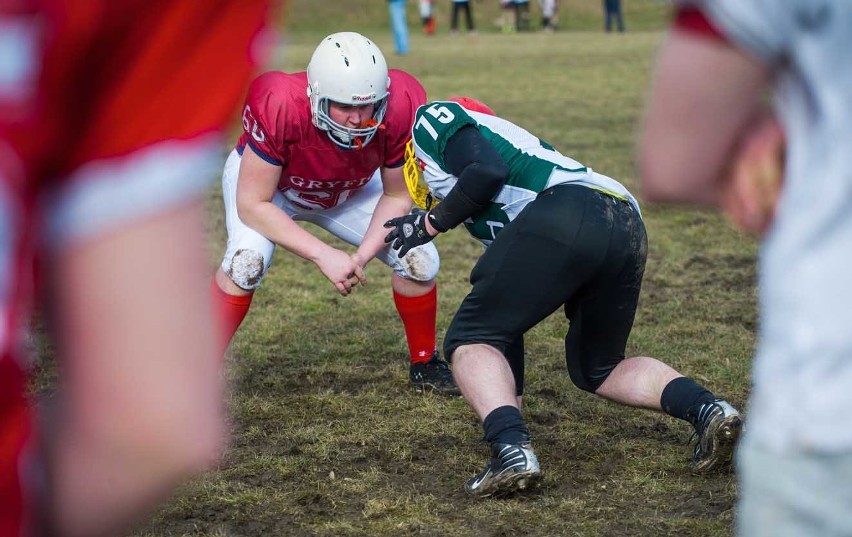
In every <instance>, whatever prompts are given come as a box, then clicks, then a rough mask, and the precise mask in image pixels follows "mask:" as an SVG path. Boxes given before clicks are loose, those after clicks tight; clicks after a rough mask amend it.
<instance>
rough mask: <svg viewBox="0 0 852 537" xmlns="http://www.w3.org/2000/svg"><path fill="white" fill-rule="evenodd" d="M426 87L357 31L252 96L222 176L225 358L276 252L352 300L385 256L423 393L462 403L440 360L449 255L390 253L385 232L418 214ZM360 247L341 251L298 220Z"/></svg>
mask: <svg viewBox="0 0 852 537" xmlns="http://www.w3.org/2000/svg"><path fill="white" fill-rule="evenodd" d="M425 102H426V92H425V90H424V89H423V87H422V86H421V85H420V83H419V82H418V81H417V80H416V79H415V78H414V77H412V76H411V75H409V74H408V73H406V72H404V71H399V70H395V69H392V70H390V71H389V70H388V68H387V64H386V62H385V59H384V56H383V55H382V52H381V50H379V48H378V47H377V46H376V45H375V44H374V43H373V42H372V41H370V40H369V39H367V38H366V37H365V36H363V35H360V34H358V33H354V32H341V33H336V34H332V35H330V36H328V37H326V38H325V39H323V40H322V42H321V43H320V44H319V46H317V48H316V50H315V51H314V53H313V56H312V57H311V60H310V63H309V64H308V68H307V72H299V73H292V74H287V73H283V72H278V71H272V72H268V73H265V74H263V75H261V76H260V77H258V78H257V79H256V80H255V81H254V82H253V83H252V84H251V86H250V87H249V90H248V96H247V98H246V103H245V106H244V108H243V129H244V132H243V134H242V135H241V136H240V139H239V141H238V142H237V144H236V148H235V149H234V151H233V152H231V155H230V157H229V158H228V160H227V162H226V164H225V169H224V174H223V177H222V190H223V196H224V201H225V219H226V225H227V230H228V244H227V249H226V251H225V255H224V258H223V260H222V264H221V266H220V268H219V269H218V271H217V272H216V275H215V279H214V282H213V286H212V291H213V293H212V294H213V296H214V300H215V301H216V302H217V303H218V305H219V306H218V310H219V313H220V318H221V321H222V326H224V334H225V339H224V340H223V342H222V352H224V350H225V348H226V347H227V345H228V342H229V341H230V339H231V337H232V336H233V334H234V333H235V332H236V331H237V329H238V328H239V326H240V324H241V323H242V320H243V319H244V318H245V315H246V313H247V312H248V309H249V306H250V304H251V300H252V296H253V293H254V291H255V289H257V287H258V286H259V285H260V283H261V280H262V279H263V276H264V274H265V273H266V271H267V270H268V268H269V265H270V262H271V260H272V253H273V250H274V247H275V245H276V244H277V245H279V246H281V247H283V248H284V249H285V250H287V251H289V252H292V253H294V254H296V255H298V256H299V257H302V258H304V259H307V260H310V261H312V262H313V263H315V264H316V266H317V268H318V269H319V270H320V271H321V272H322V273H323V274H324V275H325V277H326V278H328V280H329V281H330V282H331V283H332V285H334V287H335V288H336V289H337V291H338V292H339V293H340V294H341V295H343V296H346V295H348V294H349V293H350V292H352V289H353V287H354V286H356V285H359V284H361V285H363V284H364V283H366V280H365V277H364V271H363V269H364V266H365V265H366V264H367V263H368V262H369V261H370V260H372V259H373V258H377V259H379V260H380V261H381V262H383V263H384V264H386V265H388V266H389V267H391V268H392V269H393V275H392V277H391V286H392V289H393V297H394V302H395V304H396V307H397V310H398V312H399V314H400V317H401V319H402V322H403V325H404V328H405V335H406V338H407V340H408V347H409V354H410V362H411V365H410V370H409V378H410V382H411V383H412V384H413V385H414V386H415V387H416V388H417V389H418V390H424V389H430V390H434V391H437V392H439V393H445V394H452V395H457V394H458V393H459V392H458V389H457V388H456V386H455V383H454V382H453V379H452V374H451V372H450V370H449V368H448V366H447V363H446V362H445V361H443V360H442V359H441V358H440V356H439V354H438V352H437V351H436V350H435V317H436V311H437V306H436V305H437V291H436V287H435V276H436V275H437V273H438V267H439V258H438V252H437V250H436V249H435V248H434V246H432V245H424V247H423V248H418V249H415V250H413V251H412V252H411V253H410V254H409V255H408V256H406V257H405V258H400V257H399V255H397V253H396V252H395V251H393V250H392V249H390V248H389V247H388V246H387V245H385V243H384V235H385V232H384V230H383V228H382V224H383V223H384V222H385V221H386V220H388V219H389V218H393V217H397V216H402V215H405V214H408V212H409V211H410V210H411V207H412V203H411V199H410V198H409V196H408V191H407V189H406V186H405V180H404V178H403V173H402V165H403V163H404V154H405V144H406V142H407V141H408V139H409V138H410V131H411V125H412V122H413V118H414V112H415V110H416V109H417V107H418V106H420V105H421V104H423V103H425ZM298 221H304V222H310V223H312V224H315V225H317V226H319V227H320V228H323V229H325V230H327V231H329V232H330V233H332V234H333V235H335V236H336V237H338V238H340V239H342V240H343V241H345V242H347V243H349V244H351V245H353V246H356V247H357V249H356V251H355V252H354V253H351V254H350V253H348V252H346V251H344V250H341V249H338V248H336V247H334V246H332V245H330V244H327V243H326V242H324V241H322V240H321V239H319V238H317V237H316V236H314V235H313V234H311V233H310V232H309V231H308V230H307V229H305V228H303V227H301V226H300V225H299V224H298V223H297V222H298Z"/></svg>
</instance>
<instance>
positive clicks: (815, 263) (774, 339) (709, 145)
mask: <svg viewBox="0 0 852 537" xmlns="http://www.w3.org/2000/svg"><path fill="white" fill-rule="evenodd" d="M850 27H852V3H850V2H849V1H848V0H820V1H819V2H816V1H814V0H788V1H786V2H770V1H767V0H713V1H709V0H707V1H693V2H681V3H680V5H679V6H678V11H677V16H676V18H675V23H674V27H673V29H672V31H671V32H670V33H669V35H668V37H667V39H666V40H665V42H664V44H663V47H662V48H661V50H660V53H659V56H658V59H657V68H656V73H655V75H654V79H653V87H652V92H651V94H650V99H649V102H648V105H647V110H646V118H645V125H644V128H643V132H642V139H641V144H640V148H639V149H640V155H639V158H640V162H641V175H642V187H643V192H644V194H645V196H646V197H647V198H648V199H650V200H654V201H672V202H682V203H690V204H695V205H707V206H715V207H719V208H720V209H722V210H723V211H725V213H726V214H727V215H728V216H729V217H730V218H731V219H732V220H733V221H734V222H735V223H737V224H738V225H739V226H740V227H742V228H743V229H745V230H746V231H749V232H752V233H755V234H758V235H760V236H762V238H763V239H762V244H761V250H760V263H759V280H758V286H757V288H758V289H759V291H760V327H759V333H758V336H759V337H758V345H757V353H756V356H755V359H754V368H753V375H752V384H753V388H752V392H751V396H750V401H749V409H750V416H749V426H748V428H747V430H746V432H745V435H744V437H743V441H742V444H741V446H740V447H739V450H738V453H737V469H738V472H737V475H738V478H739V482H740V483H739V484H740V486H739V497H738V508H737V534H738V535H740V536H742V537H792V536H796V537H817V536H819V537H824V536H848V535H852V510H850V506H852V428H850V427H849V417H848V415H847V414H846V411H847V410H848V409H849V408H850V407H852V389H850V387H852V330H850V327H852V310H850V304H852V283H850V282H852V280H850V278H849V268H850V266H852V211H850V210H849V207H850V205H852V152H850V150H849V149H850V147H852V93H850V88H852V60H850V56H849V51H850V47H852V42H851V41H850V33H849V28H850Z"/></svg>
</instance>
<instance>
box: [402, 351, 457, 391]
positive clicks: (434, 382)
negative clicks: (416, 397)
mask: <svg viewBox="0 0 852 537" xmlns="http://www.w3.org/2000/svg"><path fill="white" fill-rule="evenodd" d="M408 379H409V381H410V382H411V385H412V386H414V388H415V389H416V390H417V391H418V392H425V391H433V392H437V393H440V394H442V395H461V391H459V387H458V386H456V383H455V381H454V380H453V372H452V371H450V365H449V364H448V363H447V362H445V361H444V360H442V359H441V355H440V354H439V353H438V351H435V352H434V353H432V356H431V357H430V358H429V361H428V362H421V363H417V364H411V367H410V369H409V370H408Z"/></svg>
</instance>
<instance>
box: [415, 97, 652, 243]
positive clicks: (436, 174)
mask: <svg viewBox="0 0 852 537" xmlns="http://www.w3.org/2000/svg"><path fill="white" fill-rule="evenodd" d="M465 125H474V126H476V127H477V128H478V129H479V132H480V133H482V135H483V136H485V138H486V139H487V140H488V141H489V142H491V144H492V145H493V146H494V148H495V149H496V150H497V152H498V153H500V155H501V156H502V157H503V160H504V161H505V162H506V164H507V165H508V167H509V178H508V180H507V181H506V183H505V184H504V185H503V187H502V188H501V189H500V191H499V192H498V193H497V195H496V196H494V198H493V199H492V202H491V204H490V205H489V206H488V207H487V208H485V209H484V210H483V211H480V212H479V213H477V214H476V215H474V216H473V217H471V218H468V219H467V220H466V221H465V222H464V225H465V227H466V228H467V230H468V231H469V232H470V234H471V235H473V236H474V237H475V238H477V239H479V240H480V241H482V242H483V243H484V244H485V245H488V244H490V243H491V241H493V240H494V238H495V237H496V236H497V233H499V232H500V230H501V229H502V228H503V226H505V225H506V224H508V223H509V222H511V221H512V220H514V219H515V217H516V216H517V215H518V213H520V212H521V210H522V209H523V208H524V207H526V205H527V204H528V203H529V202H531V201H532V200H534V199H535V197H536V196H537V195H538V194H539V192H541V191H543V190H546V189H548V188H550V187H552V186H556V185H560V184H564V183H572V184H578V185H584V186H587V187H589V188H594V189H598V190H601V191H604V192H606V193H608V194H610V195H612V196H615V197H617V198H620V199H624V200H627V201H629V202H630V203H631V204H632V205H633V206H634V207H635V208H636V210H637V212H638V210H639V204H638V203H637V202H636V199H635V198H634V197H633V195H631V194H630V192H628V190H627V189H626V188H624V186H623V185H622V184H621V183H619V182H618V181H616V180H615V179H612V178H610V177H607V176H605V175H601V174H599V173H596V172H594V171H593V170H592V169H591V168H589V167H587V166H583V165H582V164H581V163H579V162H577V161H576V160H574V159H572V158H569V157H566V156H565V155H563V154H561V153H560V152H559V151H557V150H555V149H554V148H553V147H552V146H551V145H550V144H548V143H547V142H545V141H543V140H541V139H539V138H538V137H536V136H533V135H532V134H530V133H529V132H527V131H526V130H524V129H522V128H521V127H518V126H517V125H515V124H514V123H511V122H509V121H507V120H505V119H502V118H499V117H495V116H491V115H487V114H481V113H478V112H472V111H470V110H467V109H465V108H463V107H462V106H461V105H460V104H458V103H455V102H450V101H436V102H432V103H429V104H425V105H423V106H421V107H420V108H418V109H417V113H416V115H415V122H414V127H413V128H412V138H413V142H414V152H415V156H416V157H417V158H418V159H419V160H420V162H421V169H422V172H423V180H424V181H425V182H426V184H427V185H428V186H429V190H430V191H431V193H432V195H433V196H434V197H435V198H436V199H438V200H442V199H444V198H445V197H446V195H447V194H448V193H449V192H450V190H452V188H453V186H455V184H456V182H457V181H458V177H456V176H454V175H452V174H451V173H450V172H448V171H446V164H445V163H444V149H445V148H446V144H447V141H448V140H449V139H450V137H451V136H452V135H453V134H455V133H456V132H457V131H458V130H459V129H460V128H462V127H464V126H465Z"/></svg>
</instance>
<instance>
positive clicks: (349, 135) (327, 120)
mask: <svg viewBox="0 0 852 537" xmlns="http://www.w3.org/2000/svg"><path fill="white" fill-rule="evenodd" d="M313 100H314V96H313V95H312V96H311V109H312V110H315V112H314V114H313V122H314V125H316V127H317V128H318V129H320V130H323V131H325V132H326V134H328V138H329V139H330V140H331V141H332V142H334V143H335V144H337V145H339V146H340V147H343V148H344V149H352V148H353V147H356V148H358V149H361V148H362V147H364V146H365V145H367V144H368V143H369V142H370V140H372V139H373V136H375V135H376V132H377V131H378V130H379V129H380V128H382V121H383V120H384V118H385V112H386V111H387V107H388V97H387V96H385V97H384V98H382V99H378V100H377V101H375V102H374V104H375V107H374V108H373V115H372V117H371V118H370V119H369V120H367V121H365V122H364V123H362V124H361V125H360V126H358V127H345V126H343V125H341V124H340V123H337V122H336V121H334V120H333V119H331V116H330V115H329V113H328V108H329V103H331V102H337V101H332V99H330V98H328V97H318V98H317V99H316V101H317V103H316V105H314V104H313ZM339 104H346V105H348V104H350V103H339ZM368 104H369V103H368Z"/></svg>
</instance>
